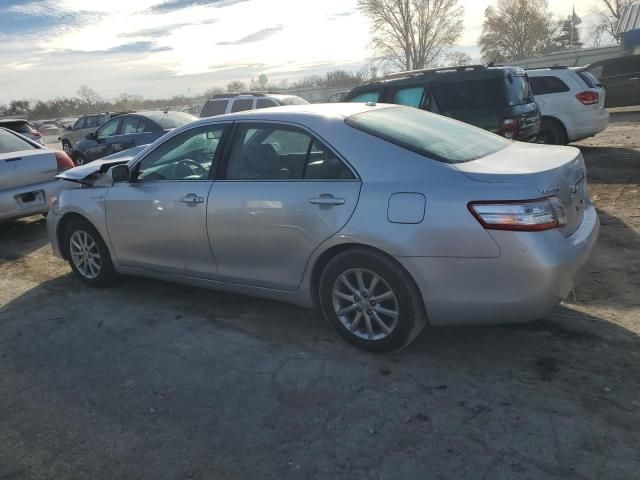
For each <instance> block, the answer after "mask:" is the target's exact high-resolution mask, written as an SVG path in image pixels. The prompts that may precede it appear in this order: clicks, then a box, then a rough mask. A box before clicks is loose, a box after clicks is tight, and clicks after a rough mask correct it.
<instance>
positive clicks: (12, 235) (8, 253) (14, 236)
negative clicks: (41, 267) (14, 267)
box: [0, 215, 48, 265]
mask: <svg viewBox="0 0 640 480" xmlns="http://www.w3.org/2000/svg"><path fill="white" fill-rule="evenodd" d="M47 243H48V239H47V226H46V219H45V218H44V217H43V216H42V215H38V216H35V217H29V218H24V219H19V220H12V221H7V222H2V223H0V265H2V264H3V263H7V262H10V261H13V260H17V259H19V258H22V257H24V256H26V255H29V254H30V253H32V252H34V251H36V250H38V249H39V248H41V247H43V246H44V245H46V244H47Z"/></svg>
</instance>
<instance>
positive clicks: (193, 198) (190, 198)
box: [180, 193, 204, 205]
mask: <svg viewBox="0 0 640 480" xmlns="http://www.w3.org/2000/svg"><path fill="white" fill-rule="evenodd" d="M180 201H181V202H182V203H186V204H187V205H196V204H197V203H204V198H203V197H199V196H197V195H196V194H195V193H190V194H188V195H185V196H184V197H182V198H181V199H180Z"/></svg>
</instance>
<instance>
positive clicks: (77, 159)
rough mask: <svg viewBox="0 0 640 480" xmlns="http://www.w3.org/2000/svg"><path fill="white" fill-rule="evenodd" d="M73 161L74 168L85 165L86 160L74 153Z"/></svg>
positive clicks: (79, 154)
mask: <svg viewBox="0 0 640 480" xmlns="http://www.w3.org/2000/svg"><path fill="white" fill-rule="evenodd" d="M73 161H74V163H75V164H76V166H80V165H85V164H86V163H87V159H86V158H85V156H84V155H82V154H81V153H76V154H75V155H74V156H73Z"/></svg>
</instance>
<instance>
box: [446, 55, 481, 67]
mask: <svg viewBox="0 0 640 480" xmlns="http://www.w3.org/2000/svg"><path fill="white" fill-rule="evenodd" d="M439 63H440V64H441V65H442V66H443V67H457V66H461V65H472V64H473V58H471V55H469V54H468V53H465V52H459V51H451V52H447V53H446V54H444V55H443V56H442V61H441V62H439Z"/></svg>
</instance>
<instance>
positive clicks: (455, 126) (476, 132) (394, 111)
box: [345, 107, 511, 163]
mask: <svg viewBox="0 0 640 480" xmlns="http://www.w3.org/2000/svg"><path fill="white" fill-rule="evenodd" d="M345 122H346V124H347V125H349V126H351V127H353V128H356V129H358V130H361V131H363V132H365V133H368V134H370V135H373V136H375V137H378V138H381V139H382V140H386V141H387V142H390V143H393V144H394V145H398V146H399V147H402V148H405V149H407V150H410V151H412V152H415V153H419V154H420V155H424V156H425V157H429V158H432V159H434V160H438V161H441V162H445V163H463V162H469V161H471V160H475V159H477V158H480V157H484V156H486V155H490V154H492V153H495V152H497V151H499V150H502V149H503V148H506V147H507V146H509V145H510V144H511V142H510V141H509V140H506V139H504V138H502V137H499V136H498V135H494V134H493V133H489V132H487V131H485V130H482V129H480V128H476V127H472V126H471V125H467V124H465V123H462V122H458V121H456V120H451V119H449V118H446V117H442V116H440V115H434V114H432V113H428V112H425V111H423V110H419V109H417V108H411V107H390V108H381V109H377V110H371V111H368V112H364V113H358V114H356V115H352V116H350V117H348V118H347V119H346V120H345Z"/></svg>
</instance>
